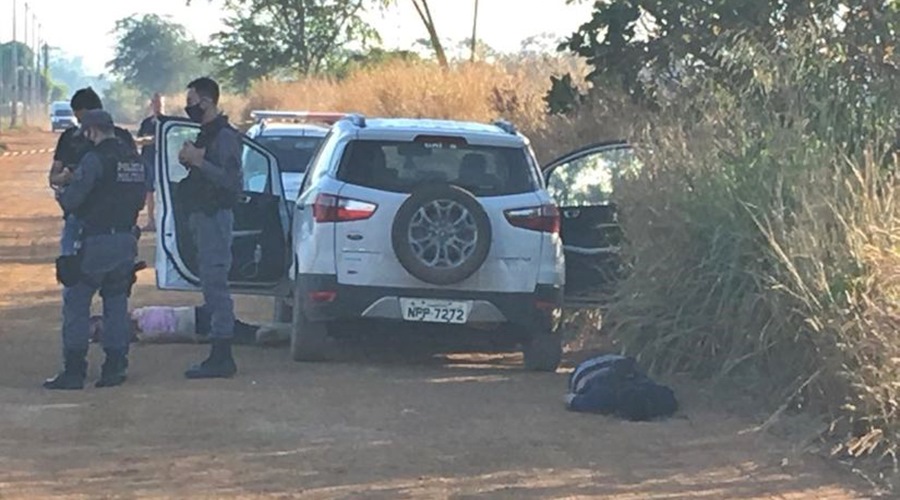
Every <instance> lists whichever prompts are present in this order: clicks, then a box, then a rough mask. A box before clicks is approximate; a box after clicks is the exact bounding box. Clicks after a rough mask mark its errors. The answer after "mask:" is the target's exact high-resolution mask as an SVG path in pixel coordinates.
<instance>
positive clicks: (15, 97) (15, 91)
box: [9, 0, 19, 128]
mask: <svg viewBox="0 0 900 500" xmlns="http://www.w3.org/2000/svg"><path fill="white" fill-rule="evenodd" d="M12 2H13V15H12V22H13V43H12V71H13V75H12V76H13V79H12V81H13V84H12V109H11V115H10V119H9V126H10V128H12V127H15V126H16V115H18V114H19V110H18V108H19V46H18V44H17V43H16V42H17V41H18V40H17V39H16V24H17V23H16V2H17V0H12Z"/></svg>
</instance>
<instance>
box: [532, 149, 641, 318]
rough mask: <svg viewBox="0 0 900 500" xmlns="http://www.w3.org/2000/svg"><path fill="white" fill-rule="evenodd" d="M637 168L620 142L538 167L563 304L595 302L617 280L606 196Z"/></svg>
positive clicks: (613, 217)
mask: <svg viewBox="0 0 900 500" xmlns="http://www.w3.org/2000/svg"><path fill="white" fill-rule="evenodd" d="M638 168H639V164H638V160H637V157H636V156H635V154H634V150H633V149H632V148H631V146H629V145H628V144H626V143H625V142H621V141H617V142H606V143H599V144H593V145H590V146H587V147H585V148H582V149H579V150H577V151H574V152H572V153H569V154H567V155H565V156H563V157H562V158H559V159H557V160H555V161H553V162H551V163H549V164H548V165H547V166H546V167H544V178H545V180H546V182H547V190H548V191H549V193H550V196H551V197H552V198H553V200H554V201H555V202H556V205H557V207H559V211H560V217H561V227H560V236H561V238H562V241H563V250H564V253H565V256H566V300H567V302H568V303H574V304H576V305H577V303H579V302H585V303H588V304H590V303H596V302H600V299H601V298H602V296H603V293H602V292H603V291H604V290H605V289H608V287H609V286H610V285H613V284H614V283H615V281H616V280H617V278H618V277H619V276H620V275H621V271H622V261H621V259H620V255H619V247H620V245H621V243H622V229H621V227H620V226H619V224H618V216H617V214H616V206H615V204H614V203H613V202H612V191H613V187H614V185H615V184H616V179H617V178H619V177H621V176H623V175H626V174H628V173H631V172H635V171H636V169H638Z"/></svg>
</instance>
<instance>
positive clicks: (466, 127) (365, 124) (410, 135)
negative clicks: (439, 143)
mask: <svg viewBox="0 0 900 500" xmlns="http://www.w3.org/2000/svg"><path fill="white" fill-rule="evenodd" d="M334 129H336V130H338V131H340V132H343V133H355V134H356V137H357V138H359V139H388V140H399V141H412V140H413V139H415V138H416V137H417V136H420V135H439V136H440V135H450V136H462V137H465V138H466V140H468V141H469V142H470V143H473V144H476V145H483V146H505V147H523V146H527V145H528V139H526V138H525V136H523V135H521V134H519V133H518V132H516V131H515V128H514V127H512V125H510V124H508V123H505V122H497V123H495V124H486V123H477V122H468V121H454V120H434V119H424V118H372V119H365V118H363V117H360V116H358V115H357V116H351V117H348V118H347V119H343V120H340V121H338V122H337V123H335V125H334Z"/></svg>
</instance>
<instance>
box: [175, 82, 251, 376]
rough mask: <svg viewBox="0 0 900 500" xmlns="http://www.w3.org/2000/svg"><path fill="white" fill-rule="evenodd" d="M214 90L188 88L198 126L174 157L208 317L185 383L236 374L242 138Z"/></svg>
mask: <svg viewBox="0 0 900 500" xmlns="http://www.w3.org/2000/svg"><path fill="white" fill-rule="evenodd" d="M218 104H219V85H218V84H217V83H216V82H215V81H214V80H212V79H210V78H205V77H204V78H198V79H196V80H194V81H192V82H191V83H190V84H188V93H187V107H185V113H187V115H188V116H189V117H190V118H191V120H193V121H195V122H197V123H199V124H200V134H199V135H198V136H197V140H196V141H194V142H193V143H190V142H188V143H185V144H184V145H183V146H182V148H181V151H179V153H178V159H179V161H180V162H181V164H182V165H184V166H185V167H187V168H188V170H189V173H188V176H187V177H186V178H185V179H184V180H182V181H181V182H180V184H179V186H178V196H179V197H180V198H181V199H182V200H184V201H185V205H186V210H187V212H188V213H189V214H190V215H189V220H188V223H189V225H190V229H191V233H193V236H194V241H195V242H196V244H197V253H198V259H197V260H198V263H199V267H200V285H201V287H202V288H203V299H204V301H205V302H206V306H207V307H208V308H209V311H210V312H211V313H212V325H211V328H212V331H211V332H210V337H211V344H212V349H211V351H210V354H209V357H207V358H206V359H205V360H204V361H203V362H202V363H200V364H198V365H195V366H192V367H190V368H189V369H188V370H187V371H186V372H185V376H186V377H187V378H189V379H199V378H228V377H231V376H233V375H234V374H235V373H236V372H237V365H236V364H235V362H234V358H233V357H232V354H231V345H232V343H233V340H234V323H235V318H234V302H233V301H232V299H231V293H230V292H229V290H228V272H229V271H230V270H231V243H232V237H233V235H232V232H233V226H234V212H233V211H232V209H233V208H234V206H235V205H237V201H238V197H239V196H240V194H241V191H242V190H243V186H244V181H243V176H242V172H241V152H242V148H243V141H242V139H241V134H240V132H238V131H237V130H235V128H234V127H232V126H231V124H229V123H228V117H227V116H225V115H224V114H222V112H221V111H220V110H219V106H218Z"/></svg>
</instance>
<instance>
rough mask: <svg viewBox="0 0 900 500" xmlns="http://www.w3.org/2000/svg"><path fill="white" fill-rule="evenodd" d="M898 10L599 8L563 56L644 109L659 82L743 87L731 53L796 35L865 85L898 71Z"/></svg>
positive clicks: (858, 6)
mask: <svg viewBox="0 0 900 500" xmlns="http://www.w3.org/2000/svg"><path fill="white" fill-rule="evenodd" d="M569 1H570V3H572V2H573V0H569ZM897 8H898V2H896V1H895V0H872V1H865V2H846V1H844V0H815V1H813V0H804V1H796V0H753V1H748V0H718V1H706V2H699V1H692V0H612V1H609V2H596V3H595V6H594V10H593V14H592V17H591V20H590V21H588V22H587V23H585V24H583V25H582V26H581V27H580V28H579V29H578V31H577V32H576V33H574V34H573V35H572V36H571V37H569V39H568V40H566V41H565V42H564V43H563V44H562V45H561V46H560V49H561V50H569V51H571V52H573V53H574V54H577V55H579V56H582V57H584V58H586V59H587V61H588V62H589V64H590V65H591V66H593V68H594V70H593V72H592V73H591V74H590V77H589V78H590V80H591V81H592V82H593V83H594V84H595V85H606V86H608V85H617V86H620V87H621V88H623V89H624V90H625V91H626V92H628V93H629V94H630V95H631V96H632V97H633V98H634V99H635V100H637V101H642V102H645V103H653V102H655V101H657V100H658V98H659V95H658V92H657V90H659V88H660V84H661V83H666V84H669V85H671V86H676V87H684V86H686V85H689V82H690V81H691V78H692V76H695V75H698V74H707V75H709V74H713V75H715V76H716V77H717V78H719V79H721V80H722V81H723V82H727V83H731V84H733V85H735V86H741V85H743V84H746V83H747V82H749V81H750V80H751V79H752V78H754V75H755V73H754V68H752V67H749V66H746V65H739V64H736V63H735V61H736V59H735V58H734V57H733V56H734V53H733V51H732V50H731V48H732V47H734V46H735V44H737V43H738V42H741V43H743V42H749V43H752V44H753V45H754V46H755V47H757V48H758V49H760V50H765V51H769V52H779V51H786V50H790V49H792V47H789V46H788V44H789V43H791V36H792V34H794V33H796V32H798V31H804V32H806V33H810V34H813V35H814V36H815V38H816V40H815V45H816V50H819V51H821V55H822V57H825V58H830V59H832V60H833V62H835V63H838V64H841V65H842V66H843V67H844V69H846V70H847V71H846V74H847V75H848V76H849V77H851V78H854V79H860V80H864V79H870V78H872V75H873V73H874V72H883V71H885V70H890V71H895V69H896V66H894V64H893V62H892V59H893V57H894V39H895V35H896V33H897V28H898V26H900V24H898V18H897ZM561 84H563V83H562V82H561V83H557V85H561ZM556 93H557V94H565V93H566V92H564V91H562V90H559V89H557V91H556ZM563 107H565V106H563Z"/></svg>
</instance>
